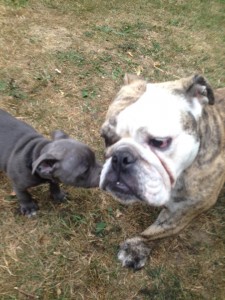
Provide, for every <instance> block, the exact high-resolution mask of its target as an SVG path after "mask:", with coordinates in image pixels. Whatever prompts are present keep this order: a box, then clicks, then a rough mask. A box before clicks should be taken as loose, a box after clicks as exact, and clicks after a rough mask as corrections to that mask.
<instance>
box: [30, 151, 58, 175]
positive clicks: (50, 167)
mask: <svg viewBox="0 0 225 300" xmlns="http://www.w3.org/2000/svg"><path fill="white" fill-rule="evenodd" d="M57 162H58V160H57V159H56V158H55V157H54V156H53V155H52V154H49V153H44V154H42V155H41V156H40V157H39V158H38V159H36V160H35V161H34V162H33V163H32V175H33V174H34V173H35V172H37V173H38V175H39V176H40V177H42V178H46V179H53V177H52V174H53V171H54V170H55V166H56V164H57Z"/></svg>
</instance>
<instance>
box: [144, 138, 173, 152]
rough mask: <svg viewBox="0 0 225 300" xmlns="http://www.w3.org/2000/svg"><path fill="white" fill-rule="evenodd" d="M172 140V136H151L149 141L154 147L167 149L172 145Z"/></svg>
mask: <svg viewBox="0 0 225 300" xmlns="http://www.w3.org/2000/svg"><path fill="white" fill-rule="evenodd" d="M171 142H172V138H162V139H160V138H151V139H149V142H148V143H149V145H150V146H153V147H154V148H157V149H162V150H165V149H167V148H168V147H169V146H170V144H171Z"/></svg>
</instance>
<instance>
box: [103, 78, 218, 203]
mask: <svg viewBox="0 0 225 300" xmlns="http://www.w3.org/2000/svg"><path fill="white" fill-rule="evenodd" d="M213 103H214V96H213V92H212V89H211V87H210V86H209V85H208V83H207V81H206V80H205V79H204V78H203V77H202V76H199V75H195V76H193V77H189V78H185V79H181V80H176V81H171V82H164V83H153V84H152V83H147V82H146V81H144V80H141V79H139V78H138V77H136V76H134V75H128V74H126V75H125V78H124V86H123V87H122V88H121V90H120V91H119V93H118V94H117V96H116V98H115V100H114V101H113V102H112V104H111V106H110V107H109V110H108V113H107V116H106V121H105V123H104V124H103V126H102V132H101V135H102V137H103V138H104V139H105V144H106V162H105V164H104V167H103V170H102V173H101V178H100V187H101V188H102V189H104V190H106V191H109V192H111V193H112V194H113V195H115V196H116V197H117V198H118V200H120V201H121V202H123V203H127V204H128V203H132V202H134V201H138V200H141V201H146V202H147V203H148V204H150V205H153V206H162V205H164V204H166V203H167V202H168V201H169V199H170V195H171V191H172V189H173V188H174V187H175V185H176V181H177V179H178V177H179V176H180V175H181V174H182V172H184V170H186V169H187V168H188V167H190V165H191V164H192V163H193V161H194V160H195V158H196V156H197V154H198V150H199V146H200V131H199V127H200V121H201V116H202V113H203V110H204V105H207V104H213Z"/></svg>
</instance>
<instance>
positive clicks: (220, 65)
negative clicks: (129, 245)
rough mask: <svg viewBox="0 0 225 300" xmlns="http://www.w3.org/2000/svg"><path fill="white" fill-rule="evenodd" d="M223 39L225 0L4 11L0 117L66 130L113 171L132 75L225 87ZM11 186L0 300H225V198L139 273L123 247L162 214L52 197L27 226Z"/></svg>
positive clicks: (90, 194)
mask: <svg viewBox="0 0 225 300" xmlns="http://www.w3.org/2000/svg"><path fill="white" fill-rule="evenodd" d="M224 36H225V2H224V1H223V0H212V1H208V0H206V1H197V0H190V1H175V0H170V1H166V0H161V1H156V0H151V1H147V0H138V1H133V2H132V3H131V1H119V0H113V1H104V0H97V1H91V0H79V1H73V0H67V1H64V0H54V1H53V0H41V1H37V0H31V1H25V0H15V1H13V0H3V1H1V3H0V52H1V55H0V95H1V98H0V104H1V108H3V109H5V110H7V111H9V112H10V113H12V114H13V115H15V116H17V117H20V118H22V119H23V120H25V121H26V122H28V123H30V124H31V125H33V126H34V127H35V128H36V129H37V130H39V131H40V132H41V133H43V134H44V135H45V136H50V133H51V131H52V130H55V129H57V128H60V129H63V130H65V131H66V132H67V133H69V134H70V135H71V136H73V137H74V138H77V139H80V140H82V141H83V142H85V143H87V144H89V145H90V146H91V147H92V148H93V149H94V150H95V152H96V155H97V157H98V158H99V160H102V161H103V157H104V145H103V141H102V140H101V138H100V135H99V132H100V127H101V124H102V123H103V121H104V117H105V113H106V111H107V108H108V105H109V103H110V102H111V100H112V99H113V97H114V95H115V93H116V91H118V89H119V86H120V85H121V84H122V77H123V75H124V73H125V72H133V73H138V74H141V75H142V76H143V77H145V78H147V79H148V80H150V81H154V82H155V81H163V80H172V79H176V78H179V77H183V76H186V75H190V74H192V73H195V72H200V73H203V74H204V75H205V76H206V77H207V78H208V79H209V81H210V82H211V83H212V85H213V86H214V87H215V88H216V87H221V86H225V77H224V74H225V73H224V57H225V50H224V49H225V38H224ZM0 176H1V177H0V179H1V187H0V236H1V241H0V286H1V288H0V299H2V300H9V299H11V300H12V299H14V300H19V299H43V300H50V299H54V300H55V299H60V300H69V299H76V300H77V299H78V300H79V299H85V300H86V299H99V300H101V299H102V300H104V299H107V300H108V299H109V300H110V299H129V300H130V299H135V300H139V299H157V300H162V299H163V300H164V299H165V300H168V299H171V300H172V299H174V300H175V299H188V300H189V299H195V300H196V299H210V300H212V299H213V300H222V299H224V294H225V282H224V274H225V269H224V266H225V261H224V253H225V245H224V244H225V235H224V229H225V219H224V215H225V214H224V204H223V202H224V191H223V192H222V193H221V196H220V199H219V201H218V203H217V204H216V206H215V207H214V208H212V209H211V210H209V211H208V212H207V213H205V214H202V215H201V216H200V217H199V218H198V219H196V220H195V222H193V224H191V225H190V226H189V227H188V228H187V229H186V230H184V231H183V232H182V233H181V234H180V235H179V236H177V237H175V238H171V239H167V240H165V241H161V242H160V243H159V244H158V246H157V247H156V248H155V250H154V251H153V253H152V256H151V259H150V260H149V262H148V263H147V265H146V267H145V268H144V269H143V270H141V271H139V272H135V273H133V272H132V271H130V270H127V269H123V268H122V267H121V266H120V264H119V262H118V261H117V258H116V253H117V250H118V245H119V243H120V242H121V241H123V240H124V239H125V238H126V237H131V236H133V235H135V234H136V233H138V232H140V231H141V230H143V229H144V228H146V227H147V226H148V225H149V224H150V223H151V222H152V221H153V220H154V219H155V218H156V216H157V213H158V210H156V209H152V208H149V207H145V206H140V205H135V206H133V207H128V208H127V207H124V206H122V205H120V204H118V203H117V202H115V201H114V200H113V199H112V198H111V197H110V196H109V195H107V194H105V193H103V192H102V191H99V190H98V189H93V190H83V189H73V188H70V187H64V189H65V190H66V191H67V192H68V193H69V200H68V202H67V203H65V204H63V205H59V206H54V205H53V204H52V203H51V202H50V200H49V194H48V190H47V187H46V186H41V187H38V188H35V189H34V190H33V193H34V196H35V198H36V199H37V201H38V203H39V205H40V208H41V209H40V212H39V214H38V216H37V218H33V219H27V218H24V217H22V216H20V215H19V214H18V213H17V207H18V206H17V202H16V199H15V197H13V196H12V195H11V185H10V182H9V181H8V180H7V178H6V177H5V176H4V175H3V174H1V175H0Z"/></svg>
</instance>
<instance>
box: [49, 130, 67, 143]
mask: <svg viewBox="0 0 225 300" xmlns="http://www.w3.org/2000/svg"><path fill="white" fill-rule="evenodd" d="M68 138H69V135H68V134H66V133H65V132H64V131H62V130H55V131H53V132H52V139H53V140H54V141H56V140H61V139H68Z"/></svg>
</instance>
